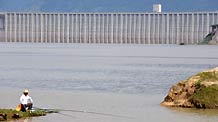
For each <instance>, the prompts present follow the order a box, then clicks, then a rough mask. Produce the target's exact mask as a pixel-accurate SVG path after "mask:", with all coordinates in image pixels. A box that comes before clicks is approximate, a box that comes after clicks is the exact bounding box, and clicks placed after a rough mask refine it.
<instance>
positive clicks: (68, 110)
mask: <svg viewBox="0 0 218 122" xmlns="http://www.w3.org/2000/svg"><path fill="white" fill-rule="evenodd" d="M33 108H35V109H39V110H44V111H48V112H53V113H59V111H66V112H76V113H87V114H97V115H103V116H111V117H118V118H126V119H135V118H133V117H128V116H121V115H114V114H108V113H99V112H93V111H85V110H73V109H45V108H38V107H33Z"/></svg>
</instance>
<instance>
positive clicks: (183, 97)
mask: <svg viewBox="0 0 218 122" xmlns="http://www.w3.org/2000/svg"><path fill="white" fill-rule="evenodd" d="M161 105H163V106H170V107H189V108H190V107H195V108H217V107H218V67H217V68H213V69H210V70H207V71H203V72H200V73H198V74H196V75H194V76H192V77H190V78H188V79H186V80H183V81H180V82H178V83H177V84H176V85H173V86H172V87H171V88H170V90H169V93H168V95H167V96H166V97H165V98H164V101H163V102H162V103H161Z"/></svg>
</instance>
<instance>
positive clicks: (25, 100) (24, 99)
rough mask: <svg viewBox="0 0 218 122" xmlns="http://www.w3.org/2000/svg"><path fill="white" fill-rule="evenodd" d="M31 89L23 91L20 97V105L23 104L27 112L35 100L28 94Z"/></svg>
mask: <svg viewBox="0 0 218 122" xmlns="http://www.w3.org/2000/svg"><path fill="white" fill-rule="evenodd" d="M28 94H29V91H28V90H27V89H25V90H24V91H23V94H22V96H21V97H20V105H21V110H20V111H23V112H25V111H26V110H31V109H32V106H33V100H32V98H31V97H30V96H29V95H28Z"/></svg>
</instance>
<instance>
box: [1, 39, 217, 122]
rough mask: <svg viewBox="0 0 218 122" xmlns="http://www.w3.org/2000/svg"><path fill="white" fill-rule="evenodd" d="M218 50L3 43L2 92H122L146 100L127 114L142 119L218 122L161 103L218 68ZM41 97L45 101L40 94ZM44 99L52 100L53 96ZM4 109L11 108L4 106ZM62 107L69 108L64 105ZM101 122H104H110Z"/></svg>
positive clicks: (212, 115) (207, 113)
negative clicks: (176, 86)
mask: <svg viewBox="0 0 218 122" xmlns="http://www.w3.org/2000/svg"><path fill="white" fill-rule="evenodd" d="M217 52H218V47H217V46H197V45H191V46H178V45H80V44H22V43H12V44H9V43H0V81H1V82H0V88H2V89H12V88H13V89H24V88H29V89H31V90H33V91H35V92H34V93H35V94H40V93H39V92H40V91H51V90H52V91H54V93H56V92H57V91H61V92H63V93H65V94H70V93H71V92H72V91H79V92H95V93H101V94H104V95H107V94H113V95H115V97H113V99H116V100H117V101H120V100H119V94H125V95H127V96H128V97H127V98H128V100H130V99H131V96H140V98H139V97H137V99H138V100H139V101H140V100H144V104H146V105H145V106H143V107H144V108H141V109H137V110H135V109H134V110H129V111H128V110H127V112H126V113H125V114H128V113H130V112H134V114H137V112H140V113H144V114H142V115H141V118H142V121H161V120H162V121H166V122H168V121H171V120H172V121H179V120H181V121H193V122H205V121H208V122H210V121H214V122H215V121H218V116H217V115H218V112H217V111H212V110H200V111H199V110H193V109H168V108H165V107H161V106H159V103H160V102H161V101H162V99H163V98H164V96H165V95H166V94H167V92H168V90H169V88H170V87H171V86H172V85H173V84H175V83H176V82H178V81H180V80H184V79H186V78H188V77H189V76H191V75H194V74H195V73H197V72H199V71H202V70H205V69H209V68H213V67H216V66H218V53H217ZM1 91H3V90H1ZM6 93H9V92H6ZM6 93H5V94H6ZM42 93H45V92H42ZM46 93H47V92H46ZM58 93H59V92H57V93H56V94H58ZM2 95H3V93H2ZM104 95H103V96H104ZM113 95H112V96H113ZM117 95H118V96H117ZM3 96H4V95H3ZM50 96H52V93H51V94H50ZM68 96H70V95H68ZM121 96H122V95H121ZM35 97H36V98H37V97H39V98H40V95H38V96H37V95H35ZM120 98H122V97H120ZM50 99H52V97H51V98H50ZM63 99H68V98H63ZM105 99H106V98H105ZM123 99H125V97H123ZM44 100H45V102H46V100H47V101H49V99H48V98H44ZM116 100H115V101H116ZM128 100H127V101H128ZM69 101H71V100H69ZM72 101H73V100H72ZM105 101H107V100H105ZM136 101H137V100H136ZM62 102H63V101H62ZM66 103H67V102H66ZM120 103H122V102H120ZM133 103H134V102H133ZM136 103H137V102H136ZM136 103H135V104H136ZM52 104H53V105H54V106H55V105H56V104H54V103H52ZM52 104H51V106H52ZM68 104H69V103H68ZM84 104H85V103H84ZM86 104H89V103H88V102H87V103H86ZM129 104H130V103H129ZM139 104H140V103H139ZM141 104H142V105H143V103H141ZM39 105H40V103H39ZM4 106H9V105H7V104H2V105H0V107H4ZM68 106H69V105H68ZM90 106H91V105H90ZM102 106H103V105H102ZM60 107H66V106H64V105H63V104H62V106H60ZM72 107H74V106H72ZM86 107H87V106H86ZM127 107H131V105H128V106H127ZM97 108H98V106H96V107H95V109H96V110H97ZM117 110H119V107H118V108H117ZM136 111H137V112H136ZM121 114H122V113H121ZM134 114H133V115H134ZM50 116H52V115H49V116H47V117H45V118H42V120H40V119H39V118H37V119H35V118H33V119H31V120H28V121H31V122H32V121H51V118H52V117H50ZM78 116H79V115H78ZM136 116H137V115H136ZM138 116H140V115H138ZM142 116H145V117H146V118H145V117H142ZM156 116H159V117H160V118H158V117H156ZM161 117H162V118H161ZM139 118H140V117H139ZM178 118H180V119H178ZM65 119H66V118H65ZM65 119H64V118H61V117H60V118H57V119H56V121H57V120H59V121H60V120H62V121H69V120H65ZM52 121H53V120H52ZM77 121H79V120H77ZM101 121H103V122H104V119H102V120H101ZM108 121H109V120H108ZM113 121H116V120H113ZM117 121H119V122H120V121H121V120H117ZM132 121H133V120H132ZM134 121H139V120H134Z"/></svg>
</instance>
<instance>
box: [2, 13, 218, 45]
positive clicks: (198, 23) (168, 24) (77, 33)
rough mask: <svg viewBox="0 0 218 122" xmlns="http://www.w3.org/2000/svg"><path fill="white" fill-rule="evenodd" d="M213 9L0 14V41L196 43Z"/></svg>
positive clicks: (213, 18)
mask: <svg viewBox="0 0 218 122" xmlns="http://www.w3.org/2000/svg"><path fill="white" fill-rule="evenodd" d="M217 23H218V11H216V12H172V13H20V12H14V13H13V12H5V13H0V41H1V42H31V43H104V44H107V43H109V44H180V43H185V44H197V43H199V42H200V41H202V40H203V38H204V37H205V36H206V35H207V34H208V33H209V32H210V30H209V28H210V25H212V24H217Z"/></svg>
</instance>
